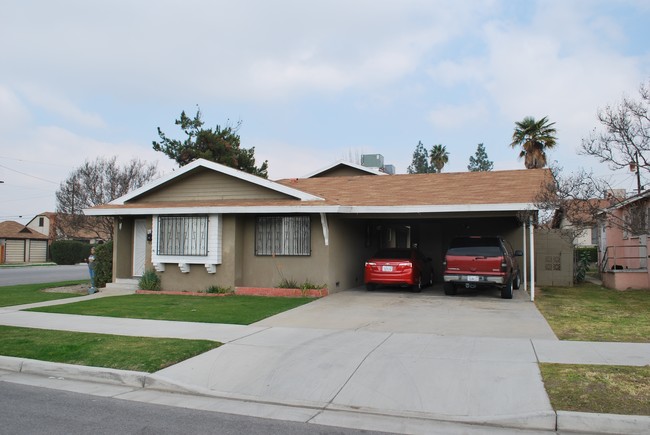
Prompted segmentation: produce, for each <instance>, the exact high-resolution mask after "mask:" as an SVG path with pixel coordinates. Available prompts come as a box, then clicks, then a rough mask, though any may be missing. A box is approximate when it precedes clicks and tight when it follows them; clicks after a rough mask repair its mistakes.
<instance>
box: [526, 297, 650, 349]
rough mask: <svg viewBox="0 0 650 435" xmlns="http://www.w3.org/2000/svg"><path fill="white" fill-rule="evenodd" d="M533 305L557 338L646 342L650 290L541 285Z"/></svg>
mask: <svg viewBox="0 0 650 435" xmlns="http://www.w3.org/2000/svg"><path fill="white" fill-rule="evenodd" d="M535 304H536V305H537V308H538V309H539V310H540V311H541V313H542V314H543V315H544V317H545V318H546V320H547V321H548V323H549V324H550V325H551V328H553V331H554V332H555V335H557V336H558V338H559V339H560V340H578V341H624V342H634V343H649V342H650V315H648V313H650V290H627V291H617V290H610V289H607V288H605V287H601V286H598V285H595V284H581V285H577V286H575V287H543V288H541V289H540V291H539V293H538V294H537V296H536V298H535Z"/></svg>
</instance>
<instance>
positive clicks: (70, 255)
mask: <svg viewBox="0 0 650 435" xmlns="http://www.w3.org/2000/svg"><path fill="white" fill-rule="evenodd" d="M89 255H90V245H89V244H88V243H83V242H79V241H76V240H55V241H54V242H52V245H51V246H50V256H51V257H52V261H54V262H55V263H56V264H77V263H83V262H84V261H86V259H87V258H88V256H89Z"/></svg>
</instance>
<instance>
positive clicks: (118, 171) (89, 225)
mask: <svg viewBox="0 0 650 435" xmlns="http://www.w3.org/2000/svg"><path fill="white" fill-rule="evenodd" d="M157 173H158V169H157V165H156V164H155V163H152V164H147V163H146V162H143V161H141V160H139V159H132V160H131V161H129V162H128V163H126V164H125V165H124V166H120V165H118V163H117V156H114V157H111V158H103V157H99V158H97V159H96V160H95V161H93V162H91V161H88V160H86V162H84V164H83V165H81V166H80V167H78V168H77V169H75V170H74V171H72V172H71V173H70V175H69V176H68V178H67V179H66V180H65V181H63V182H62V183H61V185H60V186H59V189H58V190H57V192H56V200H57V205H56V211H57V222H56V229H57V234H58V237H61V238H75V236H78V235H79V234H86V235H93V236H94V237H96V238H100V239H106V238H110V237H112V235H113V218H112V217H89V216H85V215H84V214H83V209H85V208H90V207H94V206H96V205H100V204H106V203H108V202H110V201H112V200H114V199H116V198H119V197H120V196H122V195H125V194H126V193H128V192H129V191H131V190H133V189H137V188H138V187H140V186H142V185H144V184H145V183H147V182H148V181H150V180H151V179H153V178H154V177H155V176H156V175H157Z"/></svg>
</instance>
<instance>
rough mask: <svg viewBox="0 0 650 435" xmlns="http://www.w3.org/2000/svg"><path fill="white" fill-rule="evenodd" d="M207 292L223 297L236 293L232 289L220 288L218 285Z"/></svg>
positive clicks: (209, 288)
mask: <svg viewBox="0 0 650 435" xmlns="http://www.w3.org/2000/svg"><path fill="white" fill-rule="evenodd" d="M205 292H206V293H216V294H220V295H223V294H230V293H234V292H235V291H234V290H233V289H232V287H219V286H218V285H211V286H210V287H208V288H207V290H206V291H205Z"/></svg>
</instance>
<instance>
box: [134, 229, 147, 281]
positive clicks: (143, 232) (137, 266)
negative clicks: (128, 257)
mask: <svg viewBox="0 0 650 435" xmlns="http://www.w3.org/2000/svg"><path fill="white" fill-rule="evenodd" d="M146 253H147V221H146V219H136V220H135V222H134V225H133V276H142V274H144V263H145V258H146Z"/></svg>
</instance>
